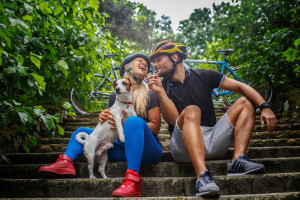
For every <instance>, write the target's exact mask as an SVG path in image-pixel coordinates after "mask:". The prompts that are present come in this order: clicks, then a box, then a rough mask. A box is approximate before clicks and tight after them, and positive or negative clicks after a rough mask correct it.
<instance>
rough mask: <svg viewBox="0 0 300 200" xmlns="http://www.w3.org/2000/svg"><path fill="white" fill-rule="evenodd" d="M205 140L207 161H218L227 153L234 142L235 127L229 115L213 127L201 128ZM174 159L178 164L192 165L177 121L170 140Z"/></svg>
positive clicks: (225, 115)
mask: <svg viewBox="0 0 300 200" xmlns="http://www.w3.org/2000/svg"><path fill="white" fill-rule="evenodd" d="M201 130H202V133H203V140H204V150H205V159H206V160H210V159H216V158H219V157H221V156H222V155H224V154H225V153H226V151H227V150H228V149H229V148H230V147H231V145H232V144H233V142H234V134H233V132H234V127H233V126H232V125H231V124H230V122H229V120H228V117H227V113H225V114H224V116H223V117H222V118H221V119H220V120H219V121H218V122H217V123H216V125H215V126H213V127H207V126H201ZM170 150H171V154H172V157H173V158H174V160H175V161H177V162H185V163H190V162H191V159H190V156H189V154H188V152H187V150H186V148H185V146H184V143H183V139H182V132H181V130H180V129H179V127H178V125H177V121H176V125H175V126H174V130H173V133H172V137H171V140H170Z"/></svg>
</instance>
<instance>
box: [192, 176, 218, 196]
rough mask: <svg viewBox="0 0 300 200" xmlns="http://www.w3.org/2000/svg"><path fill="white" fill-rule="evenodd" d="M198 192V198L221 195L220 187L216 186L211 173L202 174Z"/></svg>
mask: <svg viewBox="0 0 300 200" xmlns="http://www.w3.org/2000/svg"><path fill="white" fill-rule="evenodd" d="M196 191H197V192H196V196H218V195H219V187H218V186H217V185H216V183H215V181H214V179H213V177H212V173H211V172H209V171H204V172H201V174H200V177H199V178H198V180H197V181H196Z"/></svg>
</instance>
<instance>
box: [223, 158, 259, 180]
mask: <svg viewBox="0 0 300 200" xmlns="http://www.w3.org/2000/svg"><path fill="white" fill-rule="evenodd" d="M264 169H265V166H264V165H263V164H260V163H254V162H251V161H250V159H249V158H247V157H246V156H244V155H240V157H239V158H238V159H236V160H235V161H234V162H232V161H231V160H228V163H227V175H228V176H237V175H244V174H258V173H261V172H263V170H264Z"/></svg>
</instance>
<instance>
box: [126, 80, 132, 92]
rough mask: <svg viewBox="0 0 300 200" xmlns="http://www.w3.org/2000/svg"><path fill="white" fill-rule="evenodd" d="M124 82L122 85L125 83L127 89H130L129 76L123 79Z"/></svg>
mask: <svg viewBox="0 0 300 200" xmlns="http://www.w3.org/2000/svg"><path fill="white" fill-rule="evenodd" d="M124 83H126V84H124V85H125V87H126V89H127V91H130V88H131V82H130V80H129V78H127V79H124Z"/></svg>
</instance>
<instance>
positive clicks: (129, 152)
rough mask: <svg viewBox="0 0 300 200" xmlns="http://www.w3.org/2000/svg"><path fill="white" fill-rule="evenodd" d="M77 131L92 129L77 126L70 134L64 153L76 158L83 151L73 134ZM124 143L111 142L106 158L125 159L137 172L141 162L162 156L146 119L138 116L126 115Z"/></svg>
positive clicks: (152, 160)
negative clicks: (111, 145) (111, 146)
mask: <svg viewBox="0 0 300 200" xmlns="http://www.w3.org/2000/svg"><path fill="white" fill-rule="evenodd" d="M79 132H85V133H87V134H91V133H92V132H93V129H90V128H85V127H82V128H78V129H77V130H76V131H75V132H74V133H73V134H72V136H71V138H70V141H69V144H68V146H67V149H66V152H65V155H66V156H69V157H70V158H72V160H73V161H74V160H76V159H77V158H78V157H80V156H81V155H82V153H83V145H81V144H80V143H78V142H77V140H76V139H75V136H76V135H77V133H79ZM124 136H125V143H124V144H122V143H121V142H119V141H115V142H114V143H113V145H114V148H111V149H109V150H108V160H109V161H112V162H122V161H127V164H128V169H131V170H134V171H136V172H138V173H139V170H140V166H141V163H155V162H158V161H159V160H160V158H161V156H162V147H161V144H159V143H158V142H157V141H156V139H155V137H154V136H153V134H152V132H151V130H150V128H149V126H148V124H147V123H146V121H145V120H144V119H142V118H140V117H133V116H132V117H128V118H127V119H126V120H125V123H124Z"/></svg>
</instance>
